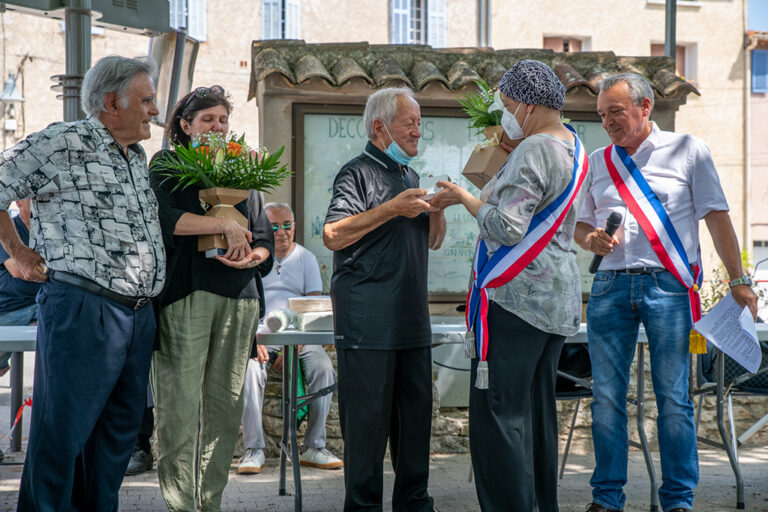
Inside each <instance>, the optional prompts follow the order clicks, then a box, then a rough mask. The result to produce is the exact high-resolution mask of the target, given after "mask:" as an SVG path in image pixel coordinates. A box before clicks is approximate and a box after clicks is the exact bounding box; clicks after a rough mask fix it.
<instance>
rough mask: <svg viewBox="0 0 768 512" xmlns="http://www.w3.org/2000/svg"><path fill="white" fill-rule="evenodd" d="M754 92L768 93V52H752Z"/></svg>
mask: <svg viewBox="0 0 768 512" xmlns="http://www.w3.org/2000/svg"><path fill="white" fill-rule="evenodd" d="M752 92H757V93H766V92H768V50H752Z"/></svg>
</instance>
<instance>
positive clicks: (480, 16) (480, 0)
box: [477, 0, 488, 48]
mask: <svg viewBox="0 0 768 512" xmlns="http://www.w3.org/2000/svg"><path fill="white" fill-rule="evenodd" d="M487 3H488V0H477V46H479V47H481V48H482V47H483V46H487V45H486V40H487V38H486V35H485V15H486V11H485V5H486V4H487Z"/></svg>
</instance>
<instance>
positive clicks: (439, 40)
mask: <svg viewBox="0 0 768 512" xmlns="http://www.w3.org/2000/svg"><path fill="white" fill-rule="evenodd" d="M445 3H446V0H428V1H427V44H428V45H430V46H431V47H433V48H444V47H445Z"/></svg>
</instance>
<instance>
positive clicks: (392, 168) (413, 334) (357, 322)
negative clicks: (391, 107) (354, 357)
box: [325, 142, 432, 350]
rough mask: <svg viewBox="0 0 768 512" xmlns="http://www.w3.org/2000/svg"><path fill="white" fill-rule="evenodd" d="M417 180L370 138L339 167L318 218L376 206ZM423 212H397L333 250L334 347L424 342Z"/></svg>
mask: <svg viewBox="0 0 768 512" xmlns="http://www.w3.org/2000/svg"><path fill="white" fill-rule="evenodd" d="M418 186H419V176H418V175H417V174H416V173H415V172H414V171H413V169H411V168H409V167H403V168H401V167H400V166H399V165H398V164H397V163H395V162H394V161H393V160H392V159H390V158H389V157H388V156H387V155H386V154H385V153H383V152H382V151H381V150H379V149H378V148H377V147H376V146H374V145H373V144H371V143H370V142H369V143H368V145H367V146H366V147H365V151H364V152H363V154H362V155H360V156H358V157H356V158H354V159H352V160H350V161H349V162H347V163H346V164H344V166H343V167H342V168H341V170H340V171H339V173H338V174H337V175H336V179H335V180H334V183H333V197H332V198H331V205H330V207H329V208H328V214H327V215H326V217H325V222H326V223H328V222H335V221H338V220H341V219H343V218H345V217H350V216H352V215H356V214H358V213H362V212H364V211H366V210H370V209H372V208H375V207H377V206H379V205H381V204H382V203H385V202H386V201H389V200H390V199H392V198H394V197H395V196H396V195H397V194H399V193H400V192H402V191H404V190H406V189H409V188H416V187H418ZM428 244H429V215H428V214H427V213H422V214H420V215H419V216H417V217H415V218H413V219H409V218H407V217H403V216H399V217H395V218H394V219H391V220H389V221H387V222H385V223H384V224H382V225H381V226H379V227H378V228H376V229H374V230H373V231H371V232H370V233H368V234H367V235H365V236H364V237H362V238H361V239H360V240H358V241H357V242H355V243H353V244H352V245H350V246H348V247H345V248H344V249H341V250H340V251H335V252H334V253H333V278H332V280H331V299H332V300H333V313H334V314H333V321H334V331H335V333H334V334H335V339H336V347H337V348H342V349H349V348H353V349H357V348H359V349H367V350H400V349H411V348H420V347H425V346H429V345H430V344H431V342H432V332H431V328H430V323H429V305H428V297H427V251H428V248H429V245H428Z"/></svg>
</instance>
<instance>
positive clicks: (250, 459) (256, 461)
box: [237, 448, 264, 475]
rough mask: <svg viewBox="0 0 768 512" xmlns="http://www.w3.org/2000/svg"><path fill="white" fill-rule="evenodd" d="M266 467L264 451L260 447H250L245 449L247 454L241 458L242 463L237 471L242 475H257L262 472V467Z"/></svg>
mask: <svg viewBox="0 0 768 512" xmlns="http://www.w3.org/2000/svg"><path fill="white" fill-rule="evenodd" d="M263 467H264V452H263V451H262V450H261V448H259V449H258V450H255V449H253V448H248V449H247V450H245V455H243V458H242V459H240V464H239V465H238V466H237V473H238V474H240V475H255V474H258V473H261V468H263Z"/></svg>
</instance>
